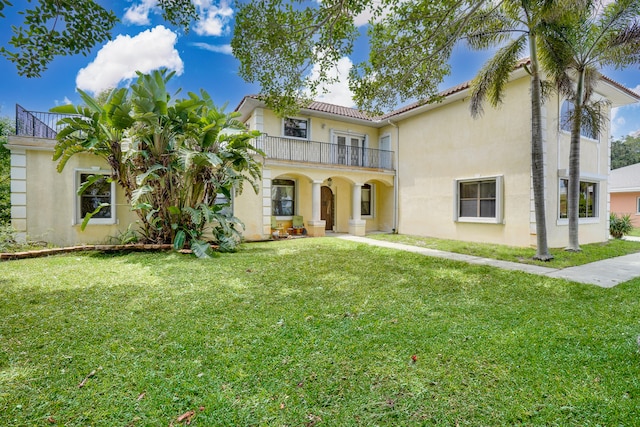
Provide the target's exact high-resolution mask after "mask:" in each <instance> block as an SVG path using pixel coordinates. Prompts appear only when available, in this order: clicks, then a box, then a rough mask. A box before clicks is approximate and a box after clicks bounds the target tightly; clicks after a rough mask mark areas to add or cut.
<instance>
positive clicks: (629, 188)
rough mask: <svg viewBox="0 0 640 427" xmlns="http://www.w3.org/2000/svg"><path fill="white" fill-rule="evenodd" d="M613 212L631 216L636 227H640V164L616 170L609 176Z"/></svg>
mask: <svg viewBox="0 0 640 427" xmlns="http://www.w3.org/2000/svg"><path fill="white" fill-rule="evenodd" d="M609 193H610V195H611V212H613V213H615V214H617V215H627V214H628V215H630V216H631V222H632V223H633V226H634V227H640V163H636V164H635V165H629V166H625V167H623V168H618V169H614V170H612V171H611V174H610V175H609Z"/></svg>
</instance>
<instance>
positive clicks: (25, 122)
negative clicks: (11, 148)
mask: <svg viewBox="0 0 640 427" xmlns="http://www.w3.org/2000/svg"><path fill="white" fill-rule="evenodd" d="M64 117H69V115H67V114H56V113H44V112H39V111H27V110H25V109H24V108H22V107H21V106H20V105H16V135H18V136H33V137H36V138H49V139H55V137H56V135H57V134H58V131H60V128H61V126H59V125H58V121H59V120H60V119H62V118H64Z"/></svg>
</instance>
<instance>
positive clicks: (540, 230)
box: [529, 34, 553, 261]
mask: <svg viewBox="0 0 640 427" xmlns="http://www.w3.org/2000/svg"><path fill="white" fill-rule="evenodd" d="M529 50H530V57H531V175H532V179H533V202H534V207H535V211H536V212H535V213H536V240H537V242H536V243H537V245H536V246H537V248H536V255H535V257H534V258H535V259H539V260H543V261H549V260H551V259H553V256H551V254H550V253H549V247H548V245H547V220H546V217H547V216H546V210H545V203H544V151H543V147H542V96H541V90H542V89H541V86H540V71H539V64H538V57H537V46H536V40H535V35H534V34H532V35H530V36H529Z"/></svg>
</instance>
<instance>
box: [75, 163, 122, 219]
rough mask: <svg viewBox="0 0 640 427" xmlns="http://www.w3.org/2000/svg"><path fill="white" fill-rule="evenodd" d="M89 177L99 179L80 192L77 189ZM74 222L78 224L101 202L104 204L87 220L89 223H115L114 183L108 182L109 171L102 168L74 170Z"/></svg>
mask: <svg viewBox="0 0 640 427" xmlns="http://www.w3.org/2000/svg"><path fill="white" fill-rule="evenodd" d="M91 177H99V179H98V180H97V181H95V182H93V183H92V184H91V185H89V186H88V187H87V188H85V190H84V191H83V192H82V194H78V190H79V189H80V188H81V187H82V185H83V184H84V183H86V182H87V181H89V180H90V179H91ZM76 195H77V196H76V209H75V210H76V218H75V219H76V221H75V222H76V224H80V223H81V222H82V221H83V220H84V218H85V216H87V214H90V213H92V212H94V211H95V210H96V209H98V208H99V207H100V205H102V204H106V205H108V206H104V207H103V208H102V209H100V210H99V211H98V212H97V213H95V214H94V215H93V216H92V217H91V219H90V220H89V224H115V223H116V216H115V210H116V209H115V206H116V201H115V183H114V182H109V172H108V171H104V170H78V171H76Z"/></svg>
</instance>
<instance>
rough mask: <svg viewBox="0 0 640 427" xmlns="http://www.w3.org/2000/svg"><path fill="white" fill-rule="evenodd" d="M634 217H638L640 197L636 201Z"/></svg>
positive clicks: (639, 213)
mask: <svg viewBox="0 0 640 427" xmlns="http://www.w3.org/2000/svg"><path fill="white" fill-rule="evenodd" d="M636 215H640V197H638V198H637V199H636Z"/></svg>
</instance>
